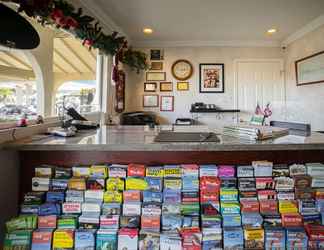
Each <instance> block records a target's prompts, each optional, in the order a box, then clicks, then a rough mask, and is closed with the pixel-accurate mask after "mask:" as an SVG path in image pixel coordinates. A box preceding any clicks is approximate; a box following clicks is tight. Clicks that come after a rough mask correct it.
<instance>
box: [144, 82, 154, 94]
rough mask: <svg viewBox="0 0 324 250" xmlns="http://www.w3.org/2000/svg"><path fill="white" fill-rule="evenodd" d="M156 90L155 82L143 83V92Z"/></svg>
mask: <svg viewBox="0 0 324 250" xmlns="http://www.w3.org/2000/svg"><path fill="white" fill-rule="evenodd" d="M156 89H157V83H156V82H144V92H155V91H156Z"/></svg>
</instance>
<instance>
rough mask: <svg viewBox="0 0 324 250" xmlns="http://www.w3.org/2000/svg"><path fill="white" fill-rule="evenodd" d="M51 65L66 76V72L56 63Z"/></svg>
mask: <svg viewBox="0 0 324 250" xmlns="http://www.w3.org/2000/svg"><path fill="white" fill-rule="evenodd" d="M53 65H54V66H55V67H56V68H58V69H59V70H60V71H61V72H63V73H64V74H67V71H66V70H65V69H63V68H62V67H61V66H60V65H59V64H58V63H56V62H53Z"/></svg>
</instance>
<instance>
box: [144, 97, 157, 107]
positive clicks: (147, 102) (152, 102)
mask: <svg viewBox="0 0 324 250" xmlns="http://www.w3.org/2000/svg"><path fill="white" fill-rule="evenodd" d="M158 106H159V96H158V95H143V107H144V108H152V107H158Z"/></svg>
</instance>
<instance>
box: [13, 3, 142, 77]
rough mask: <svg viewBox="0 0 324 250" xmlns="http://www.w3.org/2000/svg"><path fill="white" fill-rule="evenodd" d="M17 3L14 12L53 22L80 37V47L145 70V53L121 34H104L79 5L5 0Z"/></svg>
mask: <svg viewBox="0 0 324 250" xmlns="http://www.w3.org/2000/svg"><path fill="white" fill-rule="evenodd" d="M9 1H11V2H15V3H17V4H18V5H19V8H18V12H23V13H25V14H26V15H27V16H29V17H32V18H34V19H36V20H37V21H38V22H40V23H41V24H42V25H54V26H55V27H56V28H60V29H63V30H65V31H67V32H69V33H72V34H73V35H74V36H75V37H77V38H79V39H81V40H82V41H83V42H82V44H83V45H84V46H87V47H88V48H89V49H91V48H95V49H99V50H100V51H102V52H103V53H104V54H107V55H112V56H115V57H116V60H115V61H116V64H115V66H117V65H118V61H120V62H122V63H123V64H126V65H128V66H129V67H130V68H131V69H135V70H136V71H137V72H140V71H141V70H145V69H147V67H148V65H147V60H146V54H145V53H143V52H141V51H136V50H133V49H132V48H131V47H129V46H128V44H127V41H126V39H125V37H123V36H119V35H118V33H117V32H113V33H112V34H110V35H107V34H104V33H103V32H102V28H101V27H100V26H99V22H95V19H94V18H93V17H90V16H88V15H84V14H83V11H82V9H81V8H79V9H77V10H76V9H75V8H74V6H73V5H71V4H70V3H68V2H67V1H65V0H9Z"/></svg>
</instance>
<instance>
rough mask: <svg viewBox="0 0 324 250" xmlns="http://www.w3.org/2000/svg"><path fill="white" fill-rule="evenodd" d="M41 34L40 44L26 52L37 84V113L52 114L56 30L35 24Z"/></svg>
mask: <svg viewBox="0 0 324 250" xmlns="http://www.w3.org/2000/svg"><path fill="white" fill-rule="evenodd" d="M33 25H34V27H35V28H36V30H37V32H38V34H39V36H40V45H39V46H38V47H37V48H36V49H33V50H30V51H27V52H25V55H26V57H27V59H28V60H29V62H30V63H31V65H32V68H33V70H34V74H35V77H36V84H37V113H39V114H41V115H43V116H51V115H52V114H53V113H54V98H55V97H54V94H53V90H54V88H53V51H54V32H53V31H52V30H50V29H49V28H44V27H42V26H41V25H39V24H34V23H33Z"/></svg>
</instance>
